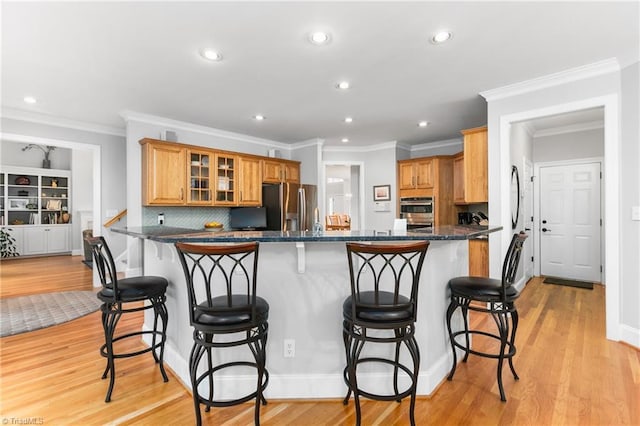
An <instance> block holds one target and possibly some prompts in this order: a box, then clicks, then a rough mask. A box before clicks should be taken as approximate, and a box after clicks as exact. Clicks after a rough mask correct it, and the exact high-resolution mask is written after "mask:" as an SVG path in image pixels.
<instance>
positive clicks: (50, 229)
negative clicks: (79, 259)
mask: <svg viewBox="0 0 640 426" xmlns="http://www.w3.org/2000/svg"><path fill="white" fill-rule="evenodd" d="M22 231H23V232H24V241H23V250H22V251H21V252H19V253H20V255H22V256H30V255H35V254H52V253H64V252H67V251H70V248H69V247H70V244H69V226H68V225H56V226H53V225H52V226H36V227H25V228H23V229H22Z"/></svg>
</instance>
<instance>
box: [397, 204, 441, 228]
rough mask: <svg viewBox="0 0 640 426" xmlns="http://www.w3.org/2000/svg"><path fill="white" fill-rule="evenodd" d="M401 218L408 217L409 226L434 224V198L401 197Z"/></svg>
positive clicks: (417, 226) (416, 226)
mask: <svg viewBox="0 0 640 426" xmlns="http://www.w3.org/2000/svg"><path fill="white" fill-rule="evenodd" d="M400 218H401V219H407V228H419V227H425V226H433V198H432V197H407V198H400Z"/></svg>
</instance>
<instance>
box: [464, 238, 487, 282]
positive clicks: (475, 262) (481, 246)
mask: <svg viewBox="0 0 640 426" xmlns="http://www.w3.org/2000/svg"><path fill="white" fill-rule="evenodd" d="M469 275H470V276H473V277H488V276H489V240H488V239H477V240H469Z"/></svg>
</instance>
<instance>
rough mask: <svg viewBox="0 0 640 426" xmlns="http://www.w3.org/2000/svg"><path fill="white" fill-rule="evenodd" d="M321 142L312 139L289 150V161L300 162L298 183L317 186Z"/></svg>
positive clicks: (320, 140)
mask: <svg viewBox="0 0 640 426" xmlns="http://www.w3.org/2000/svg"><path fill="white" fill-rule="evenodd" d="M323 142H324V141H323V140H322V139H314V140H311V141H307V142H301V143H298V144H295V145H294V147H293V149H291V159H292V160H296V161H300V169H301V170H300V183H303V184H309V185H318V182H319V181H320V166H321V161H322V159H321V157H322V144H323ZM319 193H320V191H318V195H319ZM318 203H320V200H318Z"/></svg>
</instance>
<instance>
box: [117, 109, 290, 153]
mask: <svg viewBox="0 0 640 426" xmlns="http://www.w3.org/2000/svg"><path fill="white" fill-rule="evenodd" d="M120 116H121V117H122V118H123V119H124V120H125V122H127V123H128V122H129V121H139V122H142V123H147V124H153V125H156V126H161V127H166V128H167V130H186V131H188V132H194V133H201V134H205V135H209V136H217V137H222V138H227V139H233V140H237V141H242V142H248V143H252V144H256V145H262V146H266V147H269V148H279V149H286V150H291V145H289V144H286V143H282V142H277V141H272V140H269V139H262V138H257V137H254V136H249V135H244V134H242V133H234V132H229V131H227V130H220V129H216V128H213V127H208V126H202V125H200V124H193V123H188V122H185V121H179V120H173V119H171V118H165V117H159V116H157V115H150V114H144V113H141V112H136V111H130V110H124V111H121V112H120Z"/></svg>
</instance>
